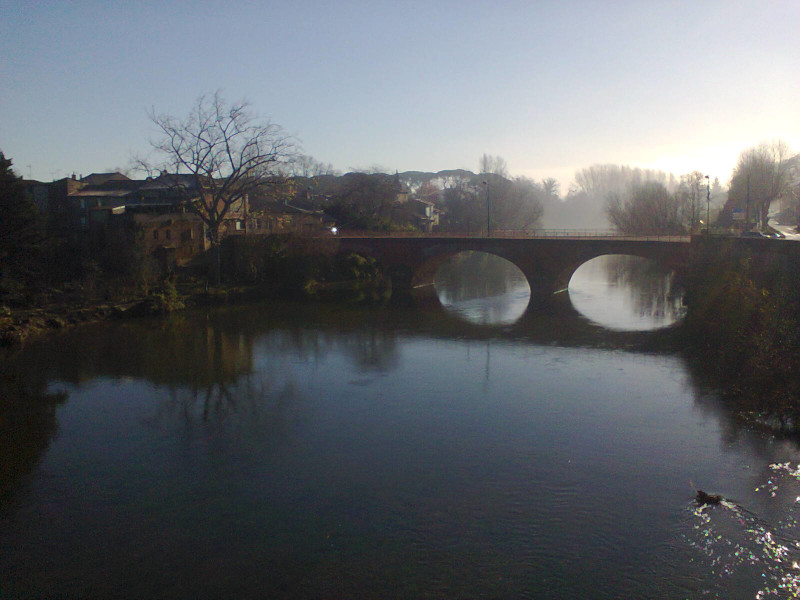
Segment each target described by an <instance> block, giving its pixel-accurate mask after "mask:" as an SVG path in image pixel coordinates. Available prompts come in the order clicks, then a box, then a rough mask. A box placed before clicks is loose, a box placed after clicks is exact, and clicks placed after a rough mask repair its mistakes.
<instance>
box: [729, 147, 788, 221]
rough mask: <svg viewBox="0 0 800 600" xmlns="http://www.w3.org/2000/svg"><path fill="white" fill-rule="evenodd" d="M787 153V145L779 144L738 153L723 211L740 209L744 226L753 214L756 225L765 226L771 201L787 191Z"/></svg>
mask: <svg viewBox="0 0 800 600" xmlns="http://www.w3.org/2000/svg"><path fill="white" fill-rule="evenodd" d="M789 154H790V152H789V146H788V145H787V144H786V142H783V141H776V142H772V143H769V144H766V143H764V144H760V145H758V146H755V147H754V148H749V149H747V150H745V151H744V152H742V153H741V154H740V155H739V162H738V163H737V165H736V168H735V169H734V171H733V176H732V177H731V185H730V190H729V191H728V204H727V206H726V209H727V210H732V209H733V208H743V209H745V211H746V220H747V222H748V223H749V222H750V215H754V216H755V218H756V224H757V225H758V226H759V227H760V228H764V227H766V226H767V220H768V218H769V208H770V205H771V204H772V202H773V201H774V200H777V199H778V198H780V197H781V196H783V195H786V194H788V193H789V192H790V190H789V188H790V184H791V172H790V163H789V158H790V156H789Z"/></svg>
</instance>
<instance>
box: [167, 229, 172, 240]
mask: <svg viewBox="0 0 800 600" xmlns="http://www.w3.org/2000/svg"><path fill="white" fill-rule="evenodd" d="M167 239H168V240H171V239H172V232H171V231H170V230H169V229H167Z"/></svg>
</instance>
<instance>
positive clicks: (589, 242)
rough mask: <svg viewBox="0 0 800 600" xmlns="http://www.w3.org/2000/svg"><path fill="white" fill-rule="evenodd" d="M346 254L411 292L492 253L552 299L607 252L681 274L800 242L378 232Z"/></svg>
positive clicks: (788, 249) (798, 247)
mask: <svg viewBox="0 0 800 600" xmlns="http://www.w3.org/2000/svg"><path fill="white" fill-rule="evenodd" d="M337 238H338V244H339V251H340V252H356V253H359V254H363V255H365V256H372V257H374V258H375V259H376V260H377V261H378V262H379V263H381V264H382V265H383V267H384V268H385V269H386V271H387V272H388V273H389V276H390V277H391V280H392V286H393V287H395V288H399V289H411V288H417V287H421V286H425V285H431V284H432V283H433V278H434V276H435V274H436V271H437V270H438V268H439V266H440V265H441V264H442V263H443V262H444V261H446V260H447V259H448V258H450V257H452V256H454V255H456V254H458V253H459V252H465V251H476V252H486V253H488V254H494V255H496V256H500V257H501V258H504V259H506V260H508V261H509V262H511V263H512V264H514V265H516V266H517V267H518V268H519V269H520V271H522V273H523V274H524V275H525V277H526V278H527V279H528V283H529V285H530V288H531V295H532V296H541V297H547V296H550V295H552V294H553V293H554V292H558V291H559V290H562V289H565V288H566V287H567V285H568V284H569V280H570V279H571V277H572V275H573V273H575V271H576V270H577V269H578V267H580V266H581V265H582V264H584V263H585V262H587V261H589V260H591V259H593V258H596V257H598V256H603V255H607V254H624V255H630V256H640V257H643V258H648V259H651V260H654V261H656V262H658V263H660V264H663V265H665V266H667V267H669V268H672V269H675V270H678V271H680V270H681V269H682V268H684V267H686V266H687V265H688V264H689V259H690V257H691V255H692V254H693V253H694V252H695V251H696V250H698V249H700V248H704V249H708V248H711V249H712V250H719V251H720V252H722V251H723V249H724V248H725V247H734V248H736V249H737V250H747V251H750V252H757V253H764V252H767V253H778V254H791V255H792V256H793V257H794V258H795V259H797V258H800V244H797V243H795V242H791V241H788V240H772V239H766V238H765V239H755V238H752V239H751V238H734V237H730V236H713V235H712V236H704V235H700V236H694V237H689V236H624V235H611V234H608V233H590V232H586V233H581V234H579V235H568V234H566V232H558V233H557V234H551V233H548V232H546V231H545V232H541V233H540V234H539V235H514V234H507V233H501V234H500V235H494V236H492V237H476V236H466V235H454V234H383V235H381V234H376V233H367V232H363V233H351V232H342V233H341V234H340V235H339V236H337Z"/></svg>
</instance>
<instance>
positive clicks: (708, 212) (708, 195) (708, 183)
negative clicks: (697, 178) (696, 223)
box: [706, 175, 711, 235]
mask: <svg viewBox="0 0 800 600" xmlns="http://www.w3.org/2000/svg"><path fill="white" fill-rule="evenodd" d="M710 233H711V179H709V177H708V175H706V235H708V234H710Z"/></svg>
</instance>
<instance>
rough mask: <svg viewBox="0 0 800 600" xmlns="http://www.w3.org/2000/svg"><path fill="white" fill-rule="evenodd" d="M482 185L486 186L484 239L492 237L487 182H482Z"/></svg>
mask: <svg viewBox="0 0 800 600" xmlns="http://www.w3.org/2000/svg"><path fill="white" fill-rule="evenodd" d="M483 185H485V186H486V237H487V238H488V237H491V235H492V199H491V196H490V194H489V181H488V180H487V181H484V182H483Z"/></svg>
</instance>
